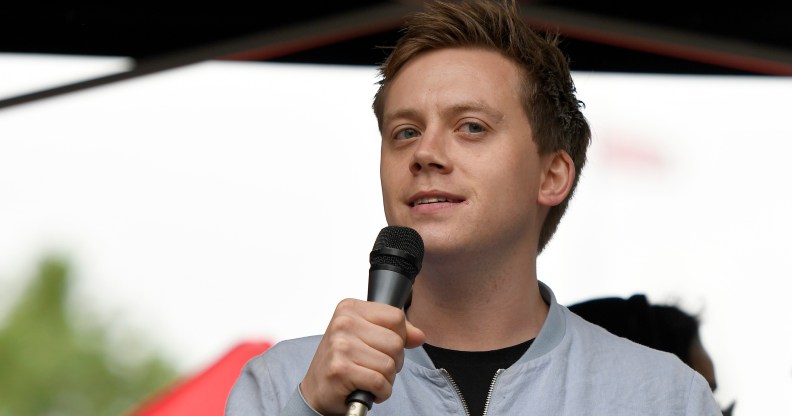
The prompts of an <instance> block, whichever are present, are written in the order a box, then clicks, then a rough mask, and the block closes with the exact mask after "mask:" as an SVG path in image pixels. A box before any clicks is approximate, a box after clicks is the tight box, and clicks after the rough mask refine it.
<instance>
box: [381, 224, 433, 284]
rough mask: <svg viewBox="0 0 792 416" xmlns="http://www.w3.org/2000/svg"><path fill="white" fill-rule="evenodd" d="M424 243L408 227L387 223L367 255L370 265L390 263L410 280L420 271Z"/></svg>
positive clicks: (419, 236) (416, 233)
mask: <svg viewBox="0 0 792 416" xmlns="http://www.w3.org/2000/svg"><path fill="white" fill-rule="evenodd" d="M423 255H424V243H423V239H422V238H421V235H420V234H418V232H417V231H415V230H413V229H412V228H410V227H404V226H399V225H389V226H387V227H385V228H383V229H382V230H381V231H380V233H379V235H378V236H377V240H376V241H375V242H374V248H373V249H372V250H371V255H370V256H369V263H371V266H372V267H376V266H380V265H386V264H387V265H390V266H395V267H397V268H399V269H400V270H401V271H402V272H404V273H405V274H407V275H408V277H409V278H410V279H411V280H412V279H414V278H415V276H416V275H417V274H418V272H419V271H421V263H422V262H423Z"/></svg>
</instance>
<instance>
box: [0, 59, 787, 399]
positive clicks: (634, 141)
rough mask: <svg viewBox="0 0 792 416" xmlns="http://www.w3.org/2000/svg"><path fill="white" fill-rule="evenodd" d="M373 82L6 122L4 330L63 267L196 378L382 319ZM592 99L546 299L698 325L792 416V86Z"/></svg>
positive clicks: (210, 78)
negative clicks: (239, 349) (336, 323)
mask: <svg viewBox="0 0 792 416" xmlns="http://www.w3.org/2000/svg"><path fill="white" fill-rule="evenodd" d="M19 58H20V57H19V56H17V55H0V97H2V96H9V95H13V94H16V93H19V92H20V88H21V87H20V86H21V85H24V86H25V88H36V86H41V85H45V84H46V83H51V82H63V81H64V80H68V79H70V77H71V78H74V77H76V76H80V72H79V71H81V70H82V71H92V72H91V73H88V72H82V73H83V74H85V75H86V76H92V75H95V74H97V73H99V72H101V71H112V70H117V69H118V68H122V67H123V65H124V64H125V61H124V60H120V59H115V58H111V59H108V60H106V61H103V62H100V60H97V59H95V58H94V59H87V58H86V59H81V58H74V57H73V58H71V59H72V60H71V61H69V62H65V61H63V60H62V59H60V58H56V57H38V58H37V59H34V60H30V59H27V60H25V61H20V60H19ZM102 65H104V66H102ZM97 68H100V69H97ZM97 71H99V72H97ZM65 72H68V74H65ZM375 75H376V73H375V70H374V68H369V67H341V66H338V67H336V66H309V65H286V64H264V63H228V62H225V63H221V62H208V63H204V64H199V65H194V66H190V67H187V68H182V69H178V70H172V71H168V72H164V73H160V74H155V75H151V76H147V77H143V78H139V79H133V80H129V81H125V82H121V83H117V84H113V85H109V86H104V87H99V88H95V89H92V90H88V91H84V92H79V93H74V94H70V95H66V96H61V97H57V98H51V99H48V100H44V101H40V102H36V103H31V104H26V105H21V106H17V107H12V108H9V109H4V110H0V284H2V287H3V288H8V290H7V291H6V292H4V293H2V294H0V314H1V313H2V312H3V311H6V310H7V308H8V307H9V305H11V304H12V302H13V299H14V296H15V294H16V293H18V291H19V288H21V287H22V285H23V284H24V281H23V280H22V279H23V278H24V277H27V276H29V275H30V274H31V273H32V272H33V269H34V267H35V265H36V261H37V260H38V259H39V258H40V257H41V256H42V255H44V254H46V253H50V252H58V253H63V254H65V255H67V256H68V258H69V259H70V260H71V261H72V262H73V265H74V266H75V275H76V278H77V284H78V285H77V288H76V293H75V299H80V300H81V302H82V305H81V307H83V308H91V309H94V310H98V311H100V313H101V314H102V316H103V317H104V319H106V321H107V322H108V323H110V324H112V325H113V326H114V327H115V328H118V329H119V333H122V332H124V331H130V330H132V331H137V332H140V333H144V334H145V335H146V336H147V337H149V338H150V339H151V340H152V343H153V344H154V345H156V347H157V348H160V349H162V350H164V351H166V353H167V354H169V356H170V357H172V358H173V359H174V360H176V362H177V363H178V364H179V365H180V366H181V368H182V369H183V370H184V371H188V372H189V371H199V370H200V369H202V368H204V367H205V366H207V365H209V364H211V363H212V362H213V360H215V359H217V358H219V356H221V355H222V354H223V353H225V352H226V351H227V350H228V349H230V348H231V347H233V346H234V345H235V344H237V343H238V342H241V341H243V340H269V341H277V340H281V339H285V338H290V337H295V336H302V335H308V334H313V333H318V332H321V331H323V329H324V327H325V325H326V324H327V320H328V319H329V317H330V315H331V313H332V310H333V308H334V306H335V304H336V302H337V301H338V300H340V299H341V298H344V297H357V298H361V299H363V298H365V296H366V285H367V275H368V253H369V251H370V250H371V247H372V244H373V242H374V238H375V237H376V235H377V233H378V232H379V230H380V229H381V228H382V227H383V226H385V220H384V216H383V214H382V205H381V200H380V194H379V192H380V189H379V179H378V163H379V135H378V133H377V129H376V122H375V119H374V116H373V114H372V112H371V110H370V103H371V97H372V95H373V93H374V91H375V84H374V83H375V81H376V78H375ZM575 79H576V83H577V86H578V91H579V97H580V98H581V99H582V100H583V101H584V102H585V103H586V110H585V114H586V115H587V117H588V118H589V121H590V122H591V124H592V128H593V131H594V141H593V145H592V147H591V149H590V153H589V155H590V159H589V164H588V165H587V167H586V168H585V170H584V173H583V176H582V179H581V183H580V186H579V188H578V193H577V194H576V195H575V198H574V200H573V201H572V204H571V207H570V210H569V212H568V214H567V216H566V217H565V218H564V220H563V221H562V224H561V226H560V228H559V231H558V234H557V235H556V237H555V238H554V240H553V241H552V242H551V243H550V245H549V246H548V248H547V250H546V252H545V253H543V254H542V255H541V256H540V263H539V269H540V270H539V275H540V279H542V280H543V281H545V282H547V283H548V284H549V285H550V286H551V287H553V289H554V291H555V292H556V295H557V296H558V300H559V301H560V302H561V303H565V304H569V303H573V302H577V301H581V300H585V299H589V298H593V297H599V296H629V295H631V294H633V293H638V292H640V293H645V294H647V295H648V296H649V299H650V300H651V301H653V302H662V303H668V302H676V303H679V304H680V305H681V306H682V307H683V308H685V309H686V310H688V311H690V312H694V313H698V312H700V313H701V314H702V319H703V323H702V338H703V342H704V344H705V347H706V348H707V349H708V350H709V351H710V354H711V355H712V357H713V360H714V362H715V365H716V371H717V375H718V382H719V385H720V387H719V391H718V393H717V395H716V396H717V398H718V400H719V401H720V402H721V404H723V405H726V404H728V403H729V402H731V400H735V399H736V400H737V409H736V411H735V414H737V415H758V414H792V399H790V398H792V325H791V324H790V322H792V320H790V318H792V313H790V312H789V311H788V309H787V304H788V303H789V302H790V298H789V284H788V282H787V281H788V278H789V270H790V269H792V268H790V256H789V255H788V253H787V249H788V247H789V245H788V243H787V242H788V240H789V235H790V231H792V219H790V216H789V215H788V213H789V212H792V193H791V192H790V188H789V186H788V185H787V182H788V178H789V176H790V175H789V173H788V172H787V170H786V169H785V163H786V161H787V158H788V155H789V154H790V151H792V140H790V139H792V124H790V122H789V121H788V120H789V116H790V106H789V104H788V100H789V97H792V80H790V79H788V78H760V77H711V76H708V77H704V76H649V75H627V74H601V73H577V74H575ZM42 83H43V84H42Z"/></svg>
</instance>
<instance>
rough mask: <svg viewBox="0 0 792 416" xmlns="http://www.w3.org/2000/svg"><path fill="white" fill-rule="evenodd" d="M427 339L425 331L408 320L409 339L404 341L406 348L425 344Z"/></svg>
mask: <svg viewBox="0 0 792 416" xmlns="http://www.w3.org/2000/svg"><path fill="white" fill-rule="evenodd" d="M424 341H426V334H424V332H423V331H421V330H420V329H418V328H417V327H415V326H413V324H411V323H410V321H407V339H406V340H405V342H404V348H415V347H418V346H421V345H423V343H424Z"/></svg>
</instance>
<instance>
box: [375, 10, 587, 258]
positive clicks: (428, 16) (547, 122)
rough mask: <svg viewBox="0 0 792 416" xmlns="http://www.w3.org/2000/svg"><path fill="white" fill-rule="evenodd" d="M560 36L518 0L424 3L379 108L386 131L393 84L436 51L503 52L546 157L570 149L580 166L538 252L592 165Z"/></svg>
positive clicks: (388, 75)
mask: <svg viewBox="0 0 792 416" xmlns="http://www.w3.org/2000/svg"><path fill="white" fill-rule="evenodd" d="M559 42H560V41H559V35H558V34H557V33H548V34H546V35H544V36H540V35H539V33H538V32H535V31H534V30H533V29H531V27H530V26H529V25H528V23H527V22H526V21H525V19H524V18H523V17H522V16H521V13H520V10H519V6H518V5H517V4H516V2H515V1H514V0H502V1H493V0H481V1H475V0H473V1H471V0H465V1H462V2H452V1H448V0H439V1H434V2H429V3H427V4H426V5H425V9H424V11H423V12H417V13H415V14H413V15H412V16H410V17H408V19H407V20H406V25H405V26H404V27H403V28H402V37H401V38H400V39H399V40H398V42H397V43H396V45H395V46H394V48H393V50H392V51H391V53H390V54H389V56H388V57H387V58H386V59H385V61H384V62H383V63H382V64H381V65H380V67H379V75H380V80H379V89H378V90H377V93H376V94H375V96H374V103H373V105H372V107H373V109H374V113H375V115H376V116H377V122H378V124H379V128H380V130H382V117H383V111H384V108H383V106H384V101H385V97H386V96H387V94H388V87H389V86H390V84H391V82H392V81H393V79H394V77H395V76H396V75H397V74H398V72H399V70H400V69H401V68H402V67H403V66H404V65H405V63H407V62H408V61H409V60H411V59H413V58H415V57H416V56H418V55H420V54H422V53H424V52H427V51H431V50H436V49H445V48H457V47H461V48H483V49H488V50H494V51H498V52H500V53H501V54H502V55H503V56H505V57H506V58H508V59H509V60H511V61H512V62H514V63H515V64H516V65H517V67H518V68H519V69H520V73H521V74H522V77H523V79H522V82H521V86H520V94H521V96H522V100H523V109H524V111H525V113H526V115H527V116H528V120H529V122H530V124H531V129H532V131H531V133H532V136H533V140H534V142H535V143H536V145H537V148H538V150H539V153H540V154H542V155H544V154H549V153H553V152H556V151H559V150H563V151H565V152H567V153H568V154H569V156H570V157H571V158H572V161H573V163H574V165H575V178H574V180H573V183H572V188H571V190H570V192H569V195H568V196H567V197H566V198H565V199H564V201H562V202H561V203H560V204H558V205H557V206H553V207H551V208H550V210H549V212H548V214H547V218H545V221H544V224H543V225H542V229H541V231H540V233H539V245H538V252H541V251H542V250H543V249H544V247H545V245H546V244H547V242H549V241H550V238H552V236H553V234H554V233H555V231H556V229H557V228H558V224H559V222H560V221H561V217H562V216H563V215H564V212H565V211H566V209H567V206H568V205H569V200H570V199H571V197H572V194H573V193H574V190H575V188H576V187H577V183H578V180H579V179H580V172H581V170H582V169H583V165H584V164H585V163H586V150H587V149H588V146H589V144H590V142H591V131H590V128H589V125H588V122H587V121H586V118H585V117H584V116H583V114H582V112H581V107H583V102H582V101H579V100H578V99H577V97H576V96H575V94H576V89H575V85H574V82H573V81H572V75H571V73H570V69H569V62H568V60H567V58H566V56H565V55H564V54H563V53H562V52H561V50H560V49H559V47H558V45H559Z"/></svg>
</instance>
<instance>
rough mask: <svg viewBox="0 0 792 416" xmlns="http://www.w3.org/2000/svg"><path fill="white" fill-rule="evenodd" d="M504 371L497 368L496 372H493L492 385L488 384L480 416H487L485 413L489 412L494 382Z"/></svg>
mask: <svg viewBox="0 0 792 416" xmlns="http://www.w3.org/2000/svg"><path fill="white" fill-rule="evenodd" d="M503 371H504V370H503V369H502V368H499V369H498V371H496V372H495V375H494V376H492V383H490V388H489V392H487V400H486V401H485V402H484V414H483V415H482V416H487V412H488V411H489V405H490V401H491V400H492V392H493V391H494V390H495V381H496V380H497V379H498V376H499V375H501V373H502V372H503Z"/></svg>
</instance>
